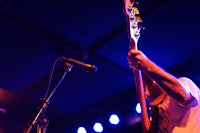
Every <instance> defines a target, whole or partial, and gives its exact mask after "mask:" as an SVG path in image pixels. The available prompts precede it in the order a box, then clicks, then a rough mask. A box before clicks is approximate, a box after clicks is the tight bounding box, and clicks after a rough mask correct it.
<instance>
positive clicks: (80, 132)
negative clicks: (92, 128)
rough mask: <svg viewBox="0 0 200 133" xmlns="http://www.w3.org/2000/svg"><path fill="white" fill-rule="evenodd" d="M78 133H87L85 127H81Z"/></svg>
mask: <svg viewBox="0 0 200 133" xmlns="http://www.w3.org/2000/svg"><path fill="white" fill-rule="evenodd" d="M77 133H87V131H86V130H85V128H84V127H79V128H78V130H77Z"/></svg>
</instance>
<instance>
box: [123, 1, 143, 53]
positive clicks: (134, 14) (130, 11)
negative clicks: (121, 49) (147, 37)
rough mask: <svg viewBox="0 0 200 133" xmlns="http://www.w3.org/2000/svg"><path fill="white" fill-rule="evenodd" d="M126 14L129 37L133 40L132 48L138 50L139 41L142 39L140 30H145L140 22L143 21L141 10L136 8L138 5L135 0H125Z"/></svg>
mask: <svg viewBox="0 0 200 133" xmlns="http://www.w3.org/2000/svg"><path fill="white" fill-rule="evenodd" d="M124 4H125V14H126V16H127V21H128V26H129V27H128V28H129V37H130V39H131V44H130V47H131V48H134V49H137V43H138V39H139V37H140V30H141V29H143V27H142V26H141V25H139V23H140V22H142V19H141V18H140V16H139V10H138V8H137V7H136V5H137V4H138V3H137V2H136V1H135V0H124Z"/></svg>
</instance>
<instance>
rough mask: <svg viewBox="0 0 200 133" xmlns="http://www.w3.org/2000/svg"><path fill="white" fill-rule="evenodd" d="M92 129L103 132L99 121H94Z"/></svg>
mask: <svg viewBox="0 0 200 133" xmlns="http://www.w3.org/2000/svg"><path fill="white" fill-rule="evenodd" d="M93 129H94V131H95V132H98V133H101V132H103V126H102V124H101V123H99V122H96V123H95V124H94V126H93Z"/></svg>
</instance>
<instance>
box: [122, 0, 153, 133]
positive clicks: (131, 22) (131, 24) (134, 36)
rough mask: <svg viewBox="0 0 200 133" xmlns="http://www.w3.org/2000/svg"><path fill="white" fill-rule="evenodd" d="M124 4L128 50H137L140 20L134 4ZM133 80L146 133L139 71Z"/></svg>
mask: <svg viewBox="0 0 200 133" xmlns="http://www.w3.org/2000/svg"><path fill="white" fill-rule="evenodd" d="M124 2H125V14H126V16H127V23H128V28H129V30H128V32H129V39H130V49H135V50H137V49H138V48H137V43H138V39H139V37H140V30H141V29H142V27H141V26H138V23H139V22H142V19H141V18H140V17H139V16H138V14H139V10H138V8H136V7H135V4H136V2H135V1H131V0H124ZM133 74H134V78H135V86H136V92H137V96H138V101H139V103H140V105H141V110H142V124H143V133H147V132H148V130H149V128H150V120H149V117H148V111H147V106H146V100H145V96H144V86H143V81H142V74H141V71H140V70H134V71H133Z"/></svg>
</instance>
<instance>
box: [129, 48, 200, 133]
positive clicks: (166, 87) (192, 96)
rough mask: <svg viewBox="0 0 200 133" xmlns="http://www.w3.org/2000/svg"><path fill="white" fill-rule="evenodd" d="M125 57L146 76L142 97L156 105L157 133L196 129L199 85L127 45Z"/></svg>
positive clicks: (199, 120) (187, 132) (199, 119)
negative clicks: (169, 71)
mask: <svg viewBox="0 0 200 133" xmlns="http://www.w3.org/2000/svg"><path fill="white" fill-rule="evenodd" d="M127 59H128V63H129V66H130V67H131V68H133V69H135V70H141V71H142V74H143V75H145V76H144V77H146V78H145V79H144V90H145V95H146V98H147V99H149V100H150V105H151V106H157V107H158V109H159V113H158V116H159V119H158V123H159V124H158V133H198V132H200V104H199V103H200V101H199V99H200V90H199V88H198V87H197V86H196V85H195V84H194V83H193V82H192V81H191V80H190V79H189V78H186V77H181V78H176V77H175V76H173V75H171V74H170V73H168V72H166V71H165V70H163V69H162V68H160V67H159V66H158V65H157V64H155V63H154V62H153V61H151V60H150V59H149V58H148V57H147V56H146V55H145V54H144V53H143V52H142V51H139V50H134V49H131V50H130V51H129V52H128V58H127Z"/></svg>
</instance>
